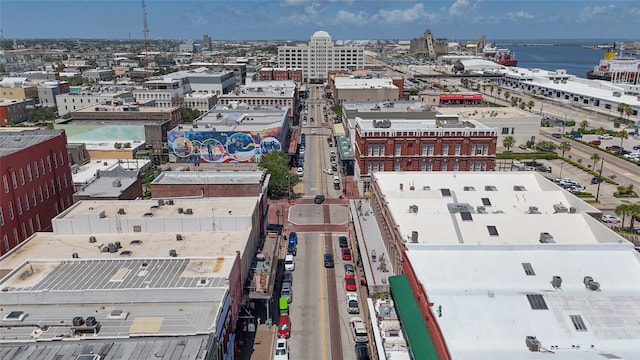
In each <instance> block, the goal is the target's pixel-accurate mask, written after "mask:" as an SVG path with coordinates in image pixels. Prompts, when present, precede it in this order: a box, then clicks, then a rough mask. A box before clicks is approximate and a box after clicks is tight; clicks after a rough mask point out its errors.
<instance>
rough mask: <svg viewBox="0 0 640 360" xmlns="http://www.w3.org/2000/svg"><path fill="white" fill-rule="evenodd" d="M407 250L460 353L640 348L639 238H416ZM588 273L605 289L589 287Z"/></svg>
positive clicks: (531, 355)
mask: <svg viewBox="0 0 640 360" xmlns="http://www.w3.org/2000/svg"><path fill="white" fill-rule="evenodd" d="M407 254H408V257H409V259H410V261H411V264H412V266H413V269H414V270H415V273H416V275H417V277H418V281H419V282H420V283H422V284H423V286H424V289H425V291H426V293H427V296H428V297H429V301H430V302H431V303H433V304H434V306H433V307H432V311H433V312H434V313H436V314H435V319H437V321H438V325H439V327H440V329H441V331H442V334H443V336H444V339H445V341H446V343H447V348H448V350H449V352H450V353H451V355H452V358H454V359H458V360H478V359H480V360H482V359H492V360H494V359H505V360H506V359H540V358H541V357H545V358H546V357H548V358H553V359H563V360H564V359H580V360H585V359H586V360H590V359H594V360H595V359H598V360H602V359H637V358H638V355H639V354H640V282H638V279H639V278H640V262H639V255H640V254H638V253H637V252H636V251H634V250H633V247H632V245H631V244H597V245H576V246H565V245H558V244H549V246H547V247H545V248H541V247H537V248H531V247H528V246H522V245H505V246H493V247H487V246H484V245H444V246H426V245H420V244H418V245H414V244H409V245H408V251H407ZM554 276H559V277H560V278H561V280H562V282H561V285H560V286H559V287H554V286H552V284H551V280H552V279H553V277H554ZM585 276H591V277H592V278H593V280H594V281H596V282H598V283H599V284H600V289H599V290H596V291H594V290H591V289H588V288H587V287H586V286H585V285H584V282H583V281H584V277H585ZM440 307H441V316H440V317H438V314H437V309H438V308H440ZM526 336H535V337H536V338H537V339H538V340H539V341H540V343H541V351H542V352H531V351H529V349H528V348H527V346H526V344H525V338H526ZM545 355H546V356H545Z"/></svg>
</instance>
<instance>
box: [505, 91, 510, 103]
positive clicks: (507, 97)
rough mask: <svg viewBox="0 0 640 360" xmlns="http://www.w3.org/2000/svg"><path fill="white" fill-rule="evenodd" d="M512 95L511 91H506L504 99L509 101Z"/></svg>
mask: <svg viewBox="0 0 640 360" xmlns="http://www.w3.org/2000/svg"><path fill="white" fill-rule="evenodd" d="M510 97H511V93H509V92H508V91H505V92H504V99H505V100H507V101H509V98H510Z"/></svg>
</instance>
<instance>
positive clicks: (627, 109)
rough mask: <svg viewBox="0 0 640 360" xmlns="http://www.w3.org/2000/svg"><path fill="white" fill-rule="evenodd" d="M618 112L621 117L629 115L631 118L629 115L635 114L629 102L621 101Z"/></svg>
mask: <svg viewBox="0 0 640 360" xmlns="http://www.w3.org/2000/svg"><path fill="white" fill-rule="evenodd" d="M618 112H619V113H620V117H621V118H622V117H623V116H624V115H627V119H629V115H631V114H633V109H632V108H631V106H629V105H628V104H625V103H620V104H619V105H618Z"/></svg>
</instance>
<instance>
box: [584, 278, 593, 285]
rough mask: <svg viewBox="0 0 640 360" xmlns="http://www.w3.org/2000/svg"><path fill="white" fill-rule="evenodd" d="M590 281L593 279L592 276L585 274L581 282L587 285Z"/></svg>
mask: <svg viewBox="0 0 640 360" xmlns="http://www.w3.org/2000/svg"><path fill="white" fill-rule="evenodd" d="M592 281H593V278H592V277H591V276H585V277H584V279H582V283H583V284H584V286H587V284H588V283H590V282H592Z"/></svg>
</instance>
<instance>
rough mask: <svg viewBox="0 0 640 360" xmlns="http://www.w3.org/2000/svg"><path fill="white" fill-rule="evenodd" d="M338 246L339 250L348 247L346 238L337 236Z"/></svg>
mask: <svg viewBox="0 0 640 360" xmlns="http://www.w3.org/2000/svg"><path fill="white" fill-rule="evenodd" d="M338 244H339V245H340V247H341V248H346V247H349V240H348V239H347V237H346V236H339V237H338Z"/></svg>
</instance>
